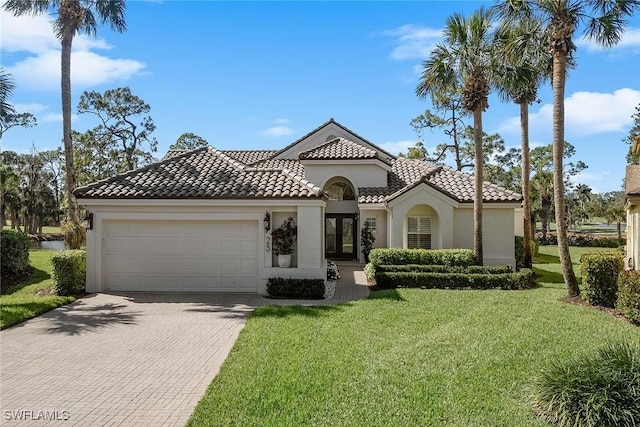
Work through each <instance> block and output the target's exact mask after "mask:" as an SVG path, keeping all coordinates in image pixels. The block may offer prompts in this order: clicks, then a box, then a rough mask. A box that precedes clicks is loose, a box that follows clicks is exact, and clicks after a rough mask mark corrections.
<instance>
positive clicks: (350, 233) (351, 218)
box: [323, 177, 358, 259]
mask: <svg viewBox="0 0 640 427" xmlns="http://www.w3.org/2000/svg"><path fill="white" fill-rule="evenodd" d="M323 190H324V192H325V193H326V194H327V196H328V197H329V200H327V207H326V210H325V220H324V232H325V257H326V258H329V259H354V258H357V257H358V202H357V194H356V191H355V188H354V187H353V185H352V184H351V182H350V181H349V180H348V179H346V178H344V177H334V178H331V179H330V180H328V181H327V182H326V184H325V185H324V188H323Z"/></svg>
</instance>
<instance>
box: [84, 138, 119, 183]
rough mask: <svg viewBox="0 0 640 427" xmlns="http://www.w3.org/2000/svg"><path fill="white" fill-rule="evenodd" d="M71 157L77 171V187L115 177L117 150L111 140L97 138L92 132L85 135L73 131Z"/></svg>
mask: <svg viewBox="0 0 640 427" xmlns="http://www.w3.org/2000/svg"><path fill="white" fill-rule="evenodd" d="M72 136H73V156H74V162H75V165H76V170H77V179H78V185H87V184H91V183H92V182H96V181H99V180H101V179H105V178H110V177H112V176H114V175H116V174H117V173H118V171H119V168H120V169H122V171H123V172H124V171H125V166H124V164H123V163H119V161H118V157H119V156H118V150H117V149H116V148H115V146H114V143H113V141H112V140H110V139H108V138H98V137H96V135H94V133H93V131H92V130H88V131H86V132H85V133H80V132H77V131H73V135H72Z"/></svg>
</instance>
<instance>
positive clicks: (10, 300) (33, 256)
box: [0, 249, 75, 329]
mask: <svg viewBox="0 0 640 427" xmlns="http://www.w3.org/2000/svg"><path fill="white" fill-rule="evenodd" d="M56 252H58V251H50V250H42V249H32V250H30V251H29V265H31V266H32V267H33V274H32V275H31V277H30V278H29V279H27V280H26V281H25V282H23V283H20V284H18V285H15V286H13V287H12V288H11V289H9V292H8V293H7V295H0V329H4V328H7V327H9V326H11V325H15V324H16V323H20V322H24V321H25V320H27V319H31V318H32V317H35V316H38V315H39V314H42V313H44V312H46V311H49V310H52V309H54V308H56V307H58V306H61V305H64V304H68V303H70V302H71V301H74V300H75V298H74V297H59V296H57V295H53V294H52V291H51V286H52V279H51V270H52V269H51V257H52V256H53V255H54V254H55V253H56Z"/></svg>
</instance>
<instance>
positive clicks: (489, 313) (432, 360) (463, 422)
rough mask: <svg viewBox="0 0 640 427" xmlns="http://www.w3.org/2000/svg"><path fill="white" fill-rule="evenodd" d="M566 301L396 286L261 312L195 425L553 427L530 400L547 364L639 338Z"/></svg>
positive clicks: (545, 293) (541, 291) (547, 295)
mask: <svg viewBox="0 0 640 427" xmlns="http://www.w3.org/2000/svg"><path fill="white" fill-rule="evenodd" d="M543 252H546V251H543ZM544 255H545V256H548V257H553V253H552V252H551V253H548V254H544ZM576 255H578V254H577V253H576ZM578 259H579V256H578ZM547 261H551V259H548V260H547ZM551 266H552V264H545V265H544V266H543V267H545V268H547V269H548V270H546V271H548V272H549V273H551V272H553V271H551V270H552V269H549V267H551ZM565 295H566V291H565V289H564V285H563V284H561V283H543V284H542V286H540V287H538V288H536V289H531V290H526V291H499V290H490V291H453V290H421V289H400V290H390V291H380V292H375V293H373V294H372V296H371V298H369V299H367V300H362V301H357V302H354V303H350V304H344V305H340V306H329V307H262V308H259V309H257V310H256V311H255V313H254V314H253V315H252V316H251V317H250V319H249V320H248V322H247V326H246V327H245V328H244V329H243V331H242V332H241V334H240V337H239V338H238V341H237V342H236V345H235V346H234V348H233V350H232V351H231V353H230V355H229V357H228V359H227V360H226V361H225V363H224V365H223V366H222V369H221V370H220V373H219V374H218V376H217V377H216V378H215V379H214V381H213V382H212V383H211V385H210V387H209V389H208V391H207V393H206V394H205V396H204V398H203V399H202V401H201V402H200V403H199V405H198V406H197V407H196V409H195V411H194V413H193V415H192V417H191V419H190V420H189V423H188V425H192V426H201V425H242V426H247V425H249V426H250V425H256V426H257V425H326V426H329V425H330V426H334V425H343V426H354V425H363V426H388V425H420V426H498V425H499V426H523V425H526V426H536V425H537V426H546V425H548V424H546V423H545V422H542V421H541V420H539V419H538V418H536V416H535V415H534V414H533V412H532V408H531V406H530V404H529V402H528V391H527V387H528V386H529V384H530V381H531V378H532V377H533V376H535V375H536V374H537V373H538V372H539V371H540V370H541V368H542V367H543V366H546V365H547V363H548V362H549V361H552V360H559V359H564V358H566V357H568V356H569V355H572V354H577V353H581V352H584V351H589V350H592V349H595V348H597V347H599V346H600V345H602V343H603V341H617V340H621V339H627V340H634V341H640V328H637V327H634V326H632V325H630V324H628V323H625V322H623V321H621V320H619V319H616V318H613V317H611V316H609V315H607V314H605V313H603V312H600V311H598V310H595V309H591V308H589V307H583V306H576V305H570V304H566V303H564V302H561V301H560V298H562V297H564V296H565Z"/></svg>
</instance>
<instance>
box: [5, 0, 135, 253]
mask: <svg viewBox="0 0 640 427" xmlns="http://www.w3.org/2000/svg"><path fill="white" fill-rule="evenodd" d="M125 7H126V5H125V0H100V1H96V0H7V1H6V2H5V3H4V8H5V10H7V11H9V12H12V13H13V14H14V15H16V16H19V15H46V14H52V15H53V17H54V19H53V28H54V30H55V33H56V36H57V37H58V39H59V40H60V43H61V47H62V50H61V55H60V57H61V70H62V72H61V94H62V96H61V98H62V140H63V142H64V156H65V171H66V184H67V185H66V189H67V198H68V204H69V206H68V216H69V221H70V222H71V223H72V224H73V227H76V226H77V224H78V205H77V203H76V201H75V198H74V196H73V190H74V189H75V187H76V181H75V169H74V165H73V145H72V144H73V143H72V140H71V46H72V43H73V38H74V37H75V35H76V34H80V33H85V34H87V35H89V36H95V34H96V31H97V29H98V20H99V21H100V22H102V23H103V24H109V26H110V27H111V29H112V30H114V31H118V32H123V31H125V30H126V28H127V27H126V23H125V19H124V10H125ZM96 17H97V18H98V20H96ZM70 240H71V241H76V240H77V239H70ZM71 249H76V248H75V247H71Z"/></svg>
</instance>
